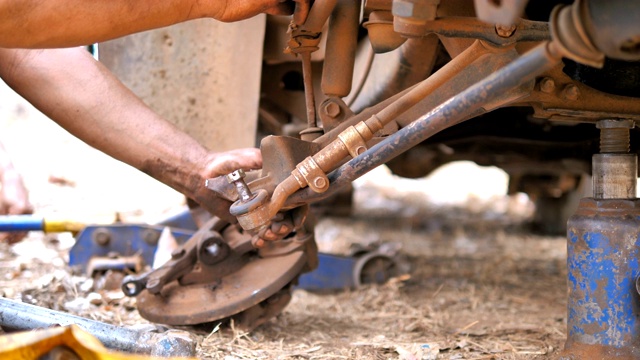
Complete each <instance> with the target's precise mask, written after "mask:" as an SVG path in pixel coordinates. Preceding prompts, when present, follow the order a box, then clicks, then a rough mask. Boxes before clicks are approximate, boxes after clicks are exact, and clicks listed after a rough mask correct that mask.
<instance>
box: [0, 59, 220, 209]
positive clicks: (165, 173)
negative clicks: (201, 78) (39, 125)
mask: <svg viewBox="0 0 640 360" xmlns="http://www.w3.org/2000/svg"><path fill="white" fill-rule="evenodd" d="M0 77H2V78H3V79H4V80H5V81H6V82H7V83H8V84H9V85H10V86H11V87H12V88H13V89H14V90H16V91H17V92H18V93H19V94H21V95H22V96H23V97H25V98H26V99H27V100H29V101H30V102H31V103H32V104H33V105H34V106H36V107H37V108H38V109H39V110H41V111H42V112H43V113H45V114H46V115H47V116H49V117H50V118H51V119H53V120H55V121H56V122H57V123H58V124H60V125H61V126H62V127H64V128H65V129H66V130H67V131H69V132H70V133H72V134H73V135H75V136H77V137H79V138H80V139H82V140H83V141H85V142H86V143H88V144H89V145H91V146H93V147H95V148H97V149H98V150H101V151H103V152H105V153H107V154H109V155H111V156H113V157H114V158H116V159H118V160H120V161H123V162H125V163H127V164H129V165H132V166H134V167H136V168H138V169H140V170H142V171H144V172H145V173H147V174H149V175H151V176H153V177H154V178H156V179H158V180H160V181H162V182H164V183H165V184H167V185H169V186H171V187H173V188H174V189H176V190H178V191H180V192H182V193H184V194H185V195H187V196H193V195H194V191H195V189H197V188H198V187H201V186H203V183H204V179H203V177H204V176H206V173H205V169H203V168H202V167H204V166H205V165H206V157H207V156H209V152H208V151H207V149H205V148H204V147H203V146H201V145H200V144H198V143H197V142H196V141H195V140H194V139H192V138H191V137H189V136H188V135H186V134H185V133H183V132H181V131H179V130H178V129H177V128H176V127H175V126H173V125H172V124H170V123H168V122H166V121H164V120H163V119H161V118H160V117H159V116H158V115H157V114H155V113H154V112H153V111H152V110H151V109H149V108H148V107H147V106H146V105H145V104H144V103H143V102H142V101H141V100H139V99H138V98H137V97H136V96H135V95H133V93H131V92H130V91H129V90H128V89H127V88H126V87H124V85H122V83H120V82H119V81H118V80H117V79H116V78H115V77H114V76H113V75H112V74H111V73H110V72H108V70H107V69H106V68H104V66H102V65H101V64H100V63H98V62H97V61H95V60H94V59H93V58H92V57H91V56H90V54H88V53H87V52H86V51H84V50H82V49H80V48H74V49H59V50H58V49H56V50H7V49H0Z"/></svg>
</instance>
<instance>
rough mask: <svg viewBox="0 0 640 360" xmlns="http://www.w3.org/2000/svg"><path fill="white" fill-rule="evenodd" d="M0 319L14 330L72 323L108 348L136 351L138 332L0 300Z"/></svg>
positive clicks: (3, 299)
mask: <svg viewBox="0 0 640 360" xmlns="http://www.w3.org/2000/svg"><path fill="white" fill-rule="evenodd" d="M0 320H1V325H2V326H6V327H9V328H11V329H15V330H32V329H37V328H48V327H51V326H58V325H60V326H67V325H71V324H75V325H78V326H80V327H82V328H83V329H84V330H86V331H88V332H89V333H91V335H93V336H95V337H96V338H98V340H100V342H102V344H104V346H106V347H108V348H112V349H119V350H124V351H128V352H136V350H137V349H138V348H139V346H138V345H137V344H136V342H137V340H138V338H139V337H140V334H139V332H138V331H135V330H130V329H126V328H122V327H118V326H115V325H110V324H105V323H101V322H98V321H94V320H89V319H85V318H82V317H79V316H75V315H71V314H66V313H63V312H59V311H54V310H50V309H45V308H43V307H39V306H34V305H29V304H25V303H22V302H18V301H13V300H9V299H5V298H0Z"/></svg>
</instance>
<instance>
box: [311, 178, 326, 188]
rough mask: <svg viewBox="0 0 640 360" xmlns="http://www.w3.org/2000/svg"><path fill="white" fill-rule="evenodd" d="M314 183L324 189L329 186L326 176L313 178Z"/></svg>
mask: <svg viewBox="0 0 640 360" xmlns="http://www.w3.org/2000/svg"><path fill="white" fill-rule="evenodd" d="M313 185H315V186H316V187H317V188H319V189H323V188H324V187H325V186H327V181H326V180H325V179H324V178H321V177H317V178H315V179H314V180H313Z"/></svg>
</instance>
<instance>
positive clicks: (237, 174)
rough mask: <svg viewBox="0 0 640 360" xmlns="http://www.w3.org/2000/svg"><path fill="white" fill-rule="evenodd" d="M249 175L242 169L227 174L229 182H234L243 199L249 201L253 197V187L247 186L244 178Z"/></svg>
mask: <svg viewBox="0 0 640 360" xmlns="http://www.w3.org/2000/svg"><path fill="white" fill-rule="evenodd" d="M246 176H247V175H246V174H245V173H244V171H243V170H242V169H238V170H236V171H234V172H232V173H230V174H228V175H227V181H228V182H229V184H234V185H235V186H236V190H237V191H238V195H239V196H240V199H242V201H248V200H249V199H251V196H252V194H251V189H249V186H247V183H245V182H244V178H245V177H246Z"/></svg>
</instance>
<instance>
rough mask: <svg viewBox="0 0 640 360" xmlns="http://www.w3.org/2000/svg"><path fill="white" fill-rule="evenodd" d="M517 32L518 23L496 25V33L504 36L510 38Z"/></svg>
mask: <svg viewBox="0 0 640 360" xmlns="http://www.w3.org/2000/svg"><path fill="white" fill-rule="evenodd" d="M515 32H516V25H515V24H514V25H499V24H498V25H496V34H498V36H500V37H503V38H508V37H511V36H512V35H513V33H515Z"/></svg>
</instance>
